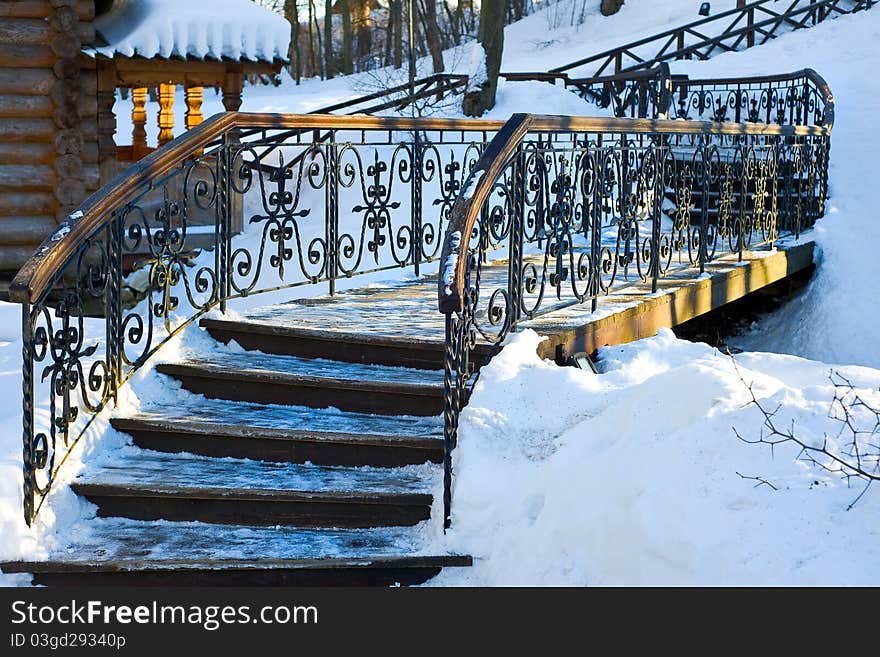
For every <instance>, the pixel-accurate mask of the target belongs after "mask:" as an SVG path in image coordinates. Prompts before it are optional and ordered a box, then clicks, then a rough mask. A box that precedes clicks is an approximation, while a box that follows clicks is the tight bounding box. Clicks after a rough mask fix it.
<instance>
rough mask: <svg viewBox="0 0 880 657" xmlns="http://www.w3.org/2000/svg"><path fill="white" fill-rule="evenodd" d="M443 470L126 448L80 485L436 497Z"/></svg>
mask: <svg viewBox="0 0 880 657" xmlns="http://www.w3.org/2000/svg"><path fill="white" fill-rule="evenodd" d="M441 476H442V469H441V468H439V467H438V466H433V465H428V464H425V465H409V466H405V467H401V468H373V467H361V468H349V467H333V466H318V465H310V464H304V465H303V464H297V463H273V462H267V461H251V460H247V459H233V458H214V457H206V456H197V455H193V454H165V453H160V452H152V451H149V450H142V449H138V448H135V447H127V448H122V449H121V450H118V451H116V452H114V453H113V454H112V456H109V457H108V458H105V459H102V460H100V461H99V462H96V463H92V464H90V467H89V468H87V469H86V471H85V472H84V473H83V474H81V475H80V476H79V477H78V478H77V479H76V480H75V481H74V486H76V485H77V484H87V485H101V486H119V487H131V488H133V489H137V488H144V489H146V488H157V489H163V490H165V489H173V488H180V489H212V490H219V491H222V490H227V489H228V490H248V491H251V492H253V493H255V494H258V493H260V492H261V491H287V492H317V493H349V492H351V493H363V494H432V493H433V491H434V490H436V489H437V487H438V485H439V481H440V477H441Z"/></svg>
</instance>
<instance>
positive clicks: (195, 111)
mask: <svg viewBox="0 0 880 657" xmlns="http://www.w3.org/2000/svg"><path fill="white" fill-rule="evenodd" d="M202 94H203V89H202V87H187V88H186V91H185V95H186V129H187V130H192V129H193V128H195V127H196V126H197V125H199V124H200V123H201V122H202V121H204V120H205V117H204V116H203V115H202Z"/></svg>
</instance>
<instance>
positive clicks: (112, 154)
mask: <svg viewBox="0 0 880 657" xmlns="http://www.w3.org/2000/svg"><path fill="white" fill-rule="evenodd" d="M97 67H98V162H99V164H98V167H99V170H100V177H101V184H102V185H104V184H106V183H108V182H110V181H111V180H112V179H113V178H115V177H116V171H117V168H116V141H115V139H114V135H115V134H116V116H115V115H114V114H113V103H114V102H116V64H114V62H113V60H112V59H104V58H102V57H99V58H98V60H97Z"/></svg>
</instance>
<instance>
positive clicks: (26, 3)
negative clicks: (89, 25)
mask: <svg viewBox="0 0 880 657" xmlns="http://www.w3.org/2000/svg"><path fill="white" fill-rule="evenodd" d="M69 6H71V7H73V9H74V11H76V15H77V16H78V17H79V19H80V20H81V21H91V20H93V19H94V18H95V2H94V0H75V1H74V2H71V3H70V4H69ZM52 10H53V6H52V3H50V2H47V1H46V0H12V2H6V1H4V2H0V18H47V17H48V16H49V15H50V14H51V13H52Z"/></svg>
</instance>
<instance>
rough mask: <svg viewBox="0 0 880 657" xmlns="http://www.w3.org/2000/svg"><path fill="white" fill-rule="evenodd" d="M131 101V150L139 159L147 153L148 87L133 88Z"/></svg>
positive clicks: (134, 156) (133, 155)
mask: <svg viewBox="0 0 880 657" xmlns="http://www.w3.org/2000/svg"><path fill="white" fill-rule="evenodd" d="M131 102H132V104H133V105H134V107H133V108H132V110H131V123H132V125H133V127H132V130H131V150H132V157H133V158H134V159H135V160H139V159H140V158H142V157H143V156H144V155H146V153H147V128H146V125H147V88H146V87H137V88H135V89H132V90H131Z"/></svg>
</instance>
